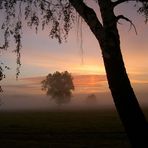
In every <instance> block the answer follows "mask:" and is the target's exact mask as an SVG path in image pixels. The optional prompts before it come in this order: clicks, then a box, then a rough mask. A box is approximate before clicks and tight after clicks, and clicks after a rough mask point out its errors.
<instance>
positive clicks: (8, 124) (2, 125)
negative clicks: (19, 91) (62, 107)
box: [0, 110, 130, 148]
mask: <svg viewBox="0 0 148 148" xmlns="http://www.w3.org/2000/svg"><path fill="white" fill-rule="evenodd" d="M7 147H8V148H129V147H130V146H129V143H128V140H127V137H126V134H125V132H124V130H123V128H122V125H121V122H120V120H119V119H118V116H117V114H116V112H115V111H112V110H104V111H103V110H93V111H84V110H83V111H50V112H48V111H46V112H31V111H30V112H1V113H0V148H7Z"/></svg>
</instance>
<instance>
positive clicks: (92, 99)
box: [85, 94, 97, 105]
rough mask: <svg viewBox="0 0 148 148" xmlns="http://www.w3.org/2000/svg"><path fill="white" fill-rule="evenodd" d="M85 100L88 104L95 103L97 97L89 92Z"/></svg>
mask: <svg viewBox="0 0 148 148" xmlns="http://www.w3.org/2000/svg"><path fill="white" fill-rule="evenodd" d="M85 101H86V103H88V104H90V105H91V104H96V103H97V97H96V95H95V94H90V95H88V96H87V98H86V100H85Z"/></svg>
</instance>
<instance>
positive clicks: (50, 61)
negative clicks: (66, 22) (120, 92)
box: [0, 3, 148, 110]
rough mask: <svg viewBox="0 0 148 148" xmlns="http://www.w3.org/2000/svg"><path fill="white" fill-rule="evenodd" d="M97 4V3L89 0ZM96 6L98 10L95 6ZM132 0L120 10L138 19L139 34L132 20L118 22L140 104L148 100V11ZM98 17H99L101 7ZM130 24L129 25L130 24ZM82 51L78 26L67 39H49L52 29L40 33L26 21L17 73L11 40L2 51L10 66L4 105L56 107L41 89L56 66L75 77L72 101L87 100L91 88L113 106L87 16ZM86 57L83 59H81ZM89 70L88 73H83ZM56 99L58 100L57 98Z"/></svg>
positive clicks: (56, 69)
mask: <svg viewBox="0 0 148 148" xmlns="http://www.w3.org/2000/svg"><path fill="white" fill-rule="evenodd" d="M89 5H91V7H94V4H93V3H90V4H89ZM95 10H96V11H99V10H98V8H96V7H95ZM136 10H137V9H136V8H135V7H133V3H127V4H122V5H120V6H118V8H116V9H115V13H116V14H117V15H118V14H124V15H125V16H127V17H128V18H129V19H131V20H132V21H133V23H134V24H135V26H136V29H137V32H138V34H137V35H136V33H135V31H134V29H133V28H131V29H130V24H129V23H128V22H125V21H120V24H118V28H119V33H120V39H121V49H122V53H123V58H124V61H125V65H126V69H127V72H128V74H129V78H130V80H131V82H132V85H133V88H134V90H135V92H136V95H137V96H138V98H139V102H140V103H141V104H148V101H147V96H148V93H147V89H148V60H147V55H148V50H147V47H148V38H147V36H148V29H147V27H148V24H145V23H144V17H142V16H141V15H139V14H138V13H137V12H136ZM98 17H99V18H100V15H99V12H98ZM129 29H130V30H129ZM82 38H83V43H82V46H83V54H82V49H81V43H80V38H79V37H77V28H76V27H74V28H73V29H72V30H71V31H70V33H69V37H68V39H67V42H65V43H62V44H58V42H57V41H56V40H53V39H49V37H48V30H46V29H45V30H44V31H41V29H40V28H39V31H38V33H37V34H36V33H35V30H33V29H29V28H27V27H24V30H23V39H22V45H23V47H22V50H21V55H22V56H21V63H22V66H21V69H20V70H21V74H20V76H19V79H18V80H16V79H15V74H16V55H15V54H14V53H13V52H12V51H13V50H14V47H13V46H12V48H11V49H9V50H8V51H7V52H3V54H2V55H1V61H4V62H5V63H6V64H7V65H8V66H9V67H10V68H11V69H10V70H6V71H5V73H6V79H4V80H3V81H2V82H1V84H2V86H3V89H4V92H3V93H2V94H0V97H1V100H2V104H3V105H2V106H1V108H0V109H1V110H3V109H22V108H23V109H24V108H30V109H31V108H42V109H43V108H51V107H52V105H51V104H52V103H49V98H48V97H46V95H45V92H43V91H41V84H40V82H41V80H43V79H44V78H45V76H46V75H47V74H48V73H53V72H55V71H65V70H67V71H69V72H70V73H72V75H73V77H74V84H75V86H76V87H75V91H74V97H73V99H72V100H73V102H74V103H75V104H77V105H78V104H80V102H83V103H84V100H85V98H86V96H87V95H88V94H92V93H94V94H96V95H97V98H98V104H99V105H100V106H109V105H111V106H113V102H112V97H111V94H110V91H109V88H108V84H107V81H106V76H105V70H104V65H103V61H102V55H101V50H100V46H99V44H98V41H97V40H96V39H95V37H94V35H93V34H92V33H91V31H90V30H89V28H88V26H87V25H86V24H85V23H84V22H83V30H82ZM82 59H83V62H82ZM84 75H85V76H84ZM53 104H54V103H53Z"/></svg>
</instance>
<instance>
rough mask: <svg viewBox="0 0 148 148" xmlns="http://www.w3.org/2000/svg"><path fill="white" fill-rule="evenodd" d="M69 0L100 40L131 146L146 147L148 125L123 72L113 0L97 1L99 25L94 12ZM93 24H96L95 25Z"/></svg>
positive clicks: (109, 81) (79, 1)
mask: <svg viewBox="0 0 148 148" xmlns="http://www.w3.org/2000/svg"><path fill="white" fill-rule="evenodd" d="M70 2H71V4H72V5H73V6H74V7H75V9H76V11H77V12H78V13H79V14H80V15H81V16H82V17H83V19H84V20H85V21H86V23H87V24H88V25H89V27H90V29H91V31H92V32H93V33H94V35H95V36H96V38H97V39H98V41H99V43H100V47H101V50H102V55H103V60H104V65H105V69H106V74H107V80H108V84H109V88H110V90H111V94H112V97H113V100H114V103H115V106H116V109H117V112H118V114H119V117H120V119H121V121H122V124H123V126H124V128H125V131H126V133H127V135H128V137H129V140H130V143H131V146H132V147H134V148H147V147H148V142H147V140H148V125H147V121H146V119H145V116H144V114H143V112H142V110H141V108H140V106H139V103H138V101H137V98H136V96H135V94H134V91H133V89H132V86H131V84H130V81H129V78H128V75H127V73H126V69H125V66H124V62H123V58H122V54H121V49H120V37H119V34H118V29H117V17H116V16H115V15H114V12H113V8H114V7H113V3H112V2H111V0H105V1H104V0H98V3H99V6H100V11H101V15H102V20H103V25H102V26H101V24H100V23H96V22H98V18H97V17H95V15H94V13H95V12H94V11H93V10H92V9H91V8H88V7H87V6H86V5H85V4H84V3H83V2H82V1H81V0H70ZM87 10H88V11H87ZM90 12H91V14H90ZM91 15H93V21H92V19H90V18H91ZM94 24H95V25H99V26H95V27H94ZM98 28H99V29H98Z"/></svg>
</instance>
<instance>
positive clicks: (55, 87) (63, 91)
mask: <svg viewBox="0 0 148 148" xmlns="http://www.w3.org/2000/svg"><path fill="white" fill-rule="evenodd" d="M72 80H73V78H72V76H71V74H70V73H69V72H67V71H65V72H61V73H60V72H58V71H56V72H55V73H53V74H48V75H47V76H46V79H45V80H43V81H42V82H41V83H42V90H44V91H46V94H47V95H48V96H51V98H52V99H53V100H54V101H55V102H56V103H57V104H58V105H61V104H63V103H69V102H70V99H71V96H72V91H73V90H74V84H73V81H72Z"/></svg>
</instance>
